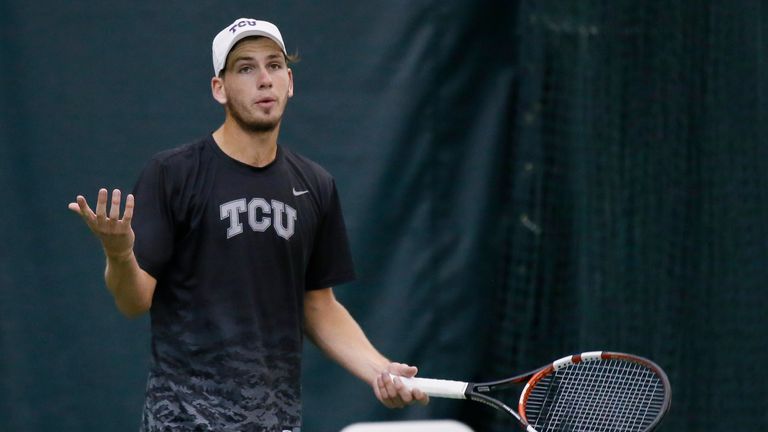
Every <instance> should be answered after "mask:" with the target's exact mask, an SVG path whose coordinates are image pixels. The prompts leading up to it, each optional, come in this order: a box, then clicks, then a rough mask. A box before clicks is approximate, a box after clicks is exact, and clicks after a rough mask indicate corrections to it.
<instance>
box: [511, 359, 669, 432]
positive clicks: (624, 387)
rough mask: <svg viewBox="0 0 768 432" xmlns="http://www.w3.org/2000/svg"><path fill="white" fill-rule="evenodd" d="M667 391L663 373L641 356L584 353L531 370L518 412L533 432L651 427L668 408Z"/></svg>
mask: <svg viewBox="0 0 768 432" xmlns="http://www.w3.org/2000/svg"><path fill="white" fill-rule="evenodd" d="M671 393H672V392H671V386H670V384H669V379H668V378H667V374H666V373H665V372H664V371H663V370H662V369H661V368H660V367H659V366H658V365H657V364H655V363H654V362H652V361H650V360H648V359H646V358H643V357H639V356H635V355H632V354H624V353H616V352H601V351H595V352H586V353H582V354H577V355H573V356H567V357H563V358H561V359H559V360H557V361H555V362H553V363H552V364H551V365H549V366H546V367H544V368H542V369H540V370H539V371H538V372H537V373H535V374H534V375H533V376H532V377H531V378H530V380H529V381H528V383H527V384H526V386H525V389H524V390H523V392H522V394H521V395H520V401H519V404H518V413H519V416H520V418H521V420H522V422H523V424H524V425H526V426H528V425H530V427H532V428H533V430H536V431H537V432H548V431H549V432H552V431H574V432H577V431H592V430H606V431H617V432H618V431H637V432H644V431H652V430H654V429H655V428H656V427H657V426H658V424H659V422H660V421H661V419H662V418H663V417H664V415H665V414H666V412H667V411H668V410H669V406H670V402H671ZM529 430H530V429H529Z"/></svg>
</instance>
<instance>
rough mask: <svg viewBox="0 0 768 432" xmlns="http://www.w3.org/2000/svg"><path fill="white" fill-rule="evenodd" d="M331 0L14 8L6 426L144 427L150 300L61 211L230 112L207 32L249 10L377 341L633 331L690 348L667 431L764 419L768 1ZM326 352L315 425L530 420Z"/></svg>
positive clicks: (681, 353) (473, 352)
mask: <svg viewBox="0 0 768 432" xmlns="http://www.w3.org/2000/svg"><path fill="white" fill-rule="evenodd" d="M322 3H323V4H321V2H309V1H306V2H302V1H282V2H260V3H257V4H254V3H253V2H250V3H246V2H225V3H222V2H216V3H214V2H142V3H136V2H67V3H59V2H45V1H43V2H20V1H9V2H3V3H0V35H2V38H0V41H1V42H0V84H1V85H0V197H2V200H3V205H2V209H0V224H2V226H3V227H4V229H3V230H2V231H0V232H1V234H0V239H1V240H2V244H3V246H4V247H3V248H2V249H1V250H0V353H1V354H2V356H1V357H0V392H2V393H0V394H2V396H0V430H3V431H5V430H8V431H48V430H77V431H80V430H110V431H133V430H136V429H137V428H138V424H139V419H140V416H141V404H142V399H143V391H144V382H145V378H146V372H147V366H148V362H149V355H150V351H149V329H148V320H147V318H146V317H144V318H139V319H136V320H126V319H124V318H122V317H121V316H120V315H119V313H118V312H117V311H116V310H115V308H114V306H113V303H112V300H111V297H110V296H109V294H108V292H107V291H106V289H105V288H104V286H103V281H102V270H103V257H102V254H101V251H100V247H99V245H98V242H97V241H96V240H95V238H93V236H91V235H90V234H89V233H88V232H87V229H86V228H85V227H84V226H83V225H82V222H81V221H80V220H79V219H78V218H77V216H75V215H73V214H70V213H69V212H68V210H67V209H66V205H67V203H69V202H70V201H71V200H72V199H73V198H74V197H75V195H77V194H85V195H86V197H88V198H89V199H91V200H92V199H93V197H94V196H95V193H96V191H97V190H98V188H99V187H108V188H114V187H117V188H121V189H130V188H131V187H132V185H133V183H134V181H135V179H136V176H137V175H138V173H139V171H140V170H141V168H142V166H143V164H144V162H145V161H146V160H147V159H148V158H149V157H150V156H151V155H152V154H154V153H156V152H158V151H160V150H163V149H166V148H169V147H173V146H176V145H180V144H182V143H184V142H187V141H190V140H192V139H194V138H196V137H199V136H201V135H203V134H206V133H209V132H211V131H212V130H214V129H215V128H216V127H217V126H218V125H219V124H220V122H221V121H222V118H223V115H222V112H221V108H220V107H219V106H218V105H217V104H216V103H215V102H214V101H213V100H212V98H211V97H210V90H209V81H210V77H211V75H212V66H211V60H210V43H211V39H212V37H213V36H214V35H215V34H216V33H217V32H218V31H219V30H220V29H221V28H223V27H224V26H225V25H226V24H228V23H230V22H231V21H233V20H234V19H236V18H238V17H241V16H248V17H256V18H260V19H267V20H270V21H273V22H275V23H276V24H277V25H278V26H279V27H280V29H281V31H282V33H283V36H284V38H285V41H286V44H287V46H288V49H289V51H292V52H293V51H297V52H298V54H299V55H300V56H301V57H302V61H301V62H300V63H298V64H297V65H296V66H295V67H294V77H295V84H296V94H295V97H294V98H293V100H292V101H291V104H290V106H289V108H288V112H287V114H286V118H285V121H284V124H283V128H282V135H281V139H280V142H281V145H285V146H287V147H290V148H293V149H294V150H297V151H299V152H301V153H303V154H305V155H306V156H309V157H310V158H313V159H315V160H316V161H318V162H320V163H321V164H322V165H324V166H325V167H326V168H327V169H328V170H329V171H331V172H332V173H333V174H334V175H335V176H336V179H337V183H338V185H339V188H340V192H341V195H342V203H343V207H344V210H345V215H346V219H347V224H348V228H349V232H350V237H351V241H352V247H353V253H354V257H355V261H356V264H357V269H358V274H359V276H360V277H359V280H358V281H357V282H355V283H353V284H349V285H346V286H342V287H338V288H337V289H336V293H337V295H338V297H339V298H340V299H341V300H342V301H343V302H344V303H345V304H346V305H347V306H348V308H349V309H350V311H351V312H352V314H353V315H354V316H355V317H357V318H358V320H359V321H360V323H361V325H362V326H363V328H364V329H365V330H366V332H367V334H368V335H369V337H370V338H371V340H372V341H373V342H374V344H375V345H376V346H377V347H378V348H379V349H380V350H381V351H382V352H384V353H385V354H387V355H388V356H390V357H391V358H392V359H393V360H399V361H404V362H409V363H412V364H417V365H418V366H419V367H420V368H421V370H422V373H423V374H424V375H431V376H438V377H448V378H456V379H468V380H475V379H491V378H496V377H499V376H503V375H509V374H512V373H515V372H519V371H521V370H524V369H528V368H532V367H536V366H540V365H541V364H542V363H544V362H547V361H550V360H552V359H553V358H556V357H559V356H562V355H565V354H567V353H570V352H579V351H585V350H592V349H612V350H627V351H632V352H636V353H638V354H642V355H646V356H648V357H651V358H653V359H654V360H656V361H657V362H658V363H660V364H661V365H662V366H663V367H665V368H667V369H668V372H669V373H670V378H671V380H672V384H673V387H674V389H675V399H674V401H673V408H672V412H671V414H670V417H669V419H668V420H667V423H666V428H667V429H668V430H676V431H685V430H690V431H696V430H701V429H702V428H703V427H704V426H705V425H706V426H710V427H713V426H714V427H717V426H724V425H726V424H728V423H727V421H729V419H731V420H732V419H734V418H736V419H737V420H738V422H739V423H738V424H739V425H741V426H743V428H751V429H759V426H761V425H762V426H765V425H766V424H767V423H768V421H767V420H766V418H765V414H764V413H761V410H760V404H761V403H763V404H764V402H765V400H766V398H765V392H764V390H763V389H762V387H763V386H760V385H758V384H759V383H758V382H757V381H759V380H757V381H755V380H749V379H746V378H739V376H740V375H739V374H738V373H737V370H738V369H739V368H743V367H747V366H749V365H751V364H764V363H765V361H766V360H768V359H766V352H768V351H766V349H765V347H764V341H765V340H766V336H768V335H766V330H765V329H766V324H768V323H766V319H765V316H764V314H763V313H762V312H761V311H762V310H763V308H762V304H763V303H764V301H765V298H766V295H765V294H764V292H765V291H764V289H763V286H762V284H763V282H764V281H765V280H766V276H768V274H767V273H766V270H765V266H764V263H765V262H766V258H768V240H766V239H768V230H767V229H766V228H765V224H764V221H765V220H766V217H767V216H768V200H767V199H768V196H766V190H768V188H766V187H767V186H768V170H766V168H768V167H767V166H766V165H767V164H768V158H767V157H766V156H768V155H767V154H766V150H765V142H764V141H765V138H764V137H765V136H766V132H768V131H766V127H767V126H766V125H768V115H767V114H768V109H767V107H768V76H767V75H766V73H767V72H768V69H767V65H766V52H768V51H766V48H767V47H766V40H768V39H766V38H765V35H766V34H768V32H767V30H768V28H767V25H766V23H767V22H768V18H767V16H768V8H766V7H765V6H764V5H762V4H761V2H758V1H754V2H750V1H747V2H737V3H734V4H731V3H728V2H719V1H708V2H704V3H702V2H694V1H687V2H676V3H674V4H673V5H665V6H664V7H662V6H661V5H658V6H657V5H655V4H654V2H646V3H643V4H642V5H638V4H637V3H636V2H629V1H626V2H623V1H622V2H618V1H617V2H598V1H590V2H584V1H563V2H552V1H504V0H495V1H494V0H485V1H469V0H466V1H462V0H452V1H415V2H414V1H408V2H406V1H374V2H370V1H367V2H357V1H339V2H334V3H333V5H332V7H331V6H329V4H327V2H322ZM305 351H306V356H305V367H304V369H305V370H304V372H305V375H304V383H305V385H304V393H305V400H304V406H305V429H306V430H307V431H323V432H325V431H328V432H333V431H337V430H339V429H340V428H341V427H343V426H344V425H346V424H349V423H352V422H356V421H371V420H383V419H395V418H458V419H461V420H463V421H465V422H467V423H470V424H471V425H472V426H474V427H475V428H476V429H477V430H478V431H501V430H509V429H510V427H509V424H508V422H507V421H505V420H504V419H503V418H501V417H500V416H497V415H494V414H492V413H491V412H490V409H489V408H487V407H485V406H480V407H472V406H471V405H470V404H468V403H462V402H458V401H445V400H434V401H433V402H432V403H431V404H430V405H429V406H428V407H426V408H421V407H418V408H416V407H414V408H409V409H406V410H396V411H389V410H386V409H385V408H383V407H380V406H379V405H378V404H377V402H376V401H375V399H374V397H373V395H372V392H371V391H370V390H369V388H368V386H367V385H366V384H364V383H361V382H358V381H356V380H355V379H354V378H352V377H351V376H350V375H348V374H346V373H344V372H343V371H342V370H341V369H340V368H339V367H338V366H336V365H334V364H332V363H331V362H329V361H328V360H326V359H324V358H323V357H322V355H321V354H320V353H319V352H318V351H317V350H316V349H315V348H314V347H311V346H308V347H307V349H306V350H305ZM736 353H739V354H738V355H737V354H736ZM723 398H726V399H728V398H730V399H728V400H731V401H733V402H729V403H725V404H723V403H722V402H719V401H721V400H722V399H723ZM736 401H741V402H740V403H737V402H736ZM749 401H751V402H749ZM761 401H762V402H761ZM330 413H332V414H330Z"/></svg>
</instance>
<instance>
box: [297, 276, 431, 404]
mask: <svg viewBox="0 0 768 432" xmlns="http://www.w3.org/2000/svg"><path fill="white" fill-rule="evenodd" d="M304 321H305V325H304V327H305V331H306V334H307V336H308V337H309V339H310V340H312V342H313V343H314V344H315V345H317V346H318V347H319V348H320V349H321V350H323V352H325V353H326V355H328V357H330V358H331V359H333V360H334V361H336V362H337V363H339V364H340V365H341V366H343V367H344V368H345V369H347V370H348V371H350V372H351V373H352V374H353V375H355V376H356V377H358V378H360V379H361V380H363V381H365V382H366V383H369V384H370V385H371V386H372V388H373V391H374V393H375V394H376V397H377V398H378V399H379V400H380V401H381V402H382V403H383V404H384V405H385V406H387V407H390V408H396V407H398V408H399V407H402V406H404V405H407V404H409V403H411V402H412V401H414V400H416V401H419V402H421V403H423V404H426V403H427V402H428V400H429V399H428V397H427V396H426V395H425V394H424V393H423V392H421V391H420V390H418V389H415V390H413V391H410V390H408V389H407V388H406V387H405V386H404V385H403V384H402V382H400V380H399V379H395V380H392V379H391V378H390V376H389V374H390V373H393V374H395V375H400V376H407V377H412V376H414V375H416V372H417V369H416V368H415V367H413V366H408V365H405V364H401V363H393V362H390V361H389V360H388V359H387V358H386V357H384V356H383V355H382V354H381V353H379V352H378V351H377V350H376V348H374V347H373V345H372V344H371V342H370V341H369V340H368V338H367V337H366V336H365V333H363V330H362V329H361V328H360V326H359V325H358V324H357V322H356V321H355V319H354V318H352V315H350V314H349V312H348V311H347V309H346V308H345V307H344V306H343V305H342V304H341V303H339V302H338V301H337V300H336V298H335V296H334V295H333V290H332V289H331V288H326V289H320V290H314V291H308V292H306V293H305V295H304Z"/></svg>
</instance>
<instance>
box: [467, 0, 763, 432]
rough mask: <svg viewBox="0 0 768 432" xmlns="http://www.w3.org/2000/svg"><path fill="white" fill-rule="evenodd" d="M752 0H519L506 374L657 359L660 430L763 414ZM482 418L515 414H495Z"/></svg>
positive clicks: (498, 353)
mask: <svg viewBox="0 0 768 432" xmlns="http://www.w3.org/2000/svg"><path fill="white" fill-rule="evenodd" d="M767 12H768V8H766V6H764V5H763V4H762V3H761V2H758V1H746V2H725V1H706V2H702V1H677V2H632V1H581V0H579V1H569V2H563V1H527V2H523V3H522V5H521V9H520V13H519V21H518V23H519V25H518V38H519V40H518V43H519V47H520V56H519V59H518V64H519V66H520V68H521V69H520V70H521V74H520V76H519V92H518V93H519V96H518V99H517V100H516V106H517V112H516V113H515V114H514V116H513V118H511V119H510V121H514V124H515V125H516V127H515V130H514V132H513V133H512V135H511V136H510V137H509V139H510V142H511V143H512V145H513V146H514V149H515V150H514V156H513V157H512V158H511V160H510V167H509V171H508V174H509V176H508V187H509V191H510V193H509V201H508V202H507V204H508V205H507V209H506V221H507V225H506V227H507V230H506V238H505V242H506V246H505V251H506V252H505V254H504V258H503V259H504V263H505V264H504V265H503V266H502V267H503V268H504V273H503V280H504V281H505V284H504V286H503V287H501V288H500V289H499V291H498V303H497V304H499V306H500V307H499V309H498V314H499V319H500V321H501V326H502V328H501V329H500V332H499V334H498V338H497V341H496V344H495V345H494V347H493V348H492V351H493V353H492V357H493V358H494V360H495V362H494V366H495V367H494V368H493V371H492V372H490V371H489V372H488V375H494V376H500V375H501V376H504V375H509V374H512V373H515V372H519V371H522V370H525V369H527V368H531V367H535V366H538V365H539V364H540V363H542V362H546V361H549V360H550V359H553V358H557V357H558V356H559V355H564V354H568V353H571V352H581V351H585V350H593V349H609V350H622V351H628V352H634V353H637V354H641V355H644V356H647V357H650V358H653V359H655V360H656V361H657V362H658V363H659V364H661V365H662V367H664V368H665V369H666V370H667V371H668V372H669V374H670V379H671V382H672V386H673V403H672V411H671V413H670V415H669V418H668V419H667V421H666V422H665V426H664V427H663V429H664V430H676V431H684V430H686V431H688V430H690V431H696V430H706V429H705V428H709V429H708V430H715V429H718V428H720V429H722V428H725V427H726V426H728V427H730V428H736V429H744V430H760V429H763V428H765V427H766V426H768V422H767V421H766V420H768V419H767V418H766V414H765V406H766V402H767V401H768V395H767V394H766V391H765V389H764V386H763V385H762V383H761V381H762V380H755V379H753V378H750V377H749V376H748V375H746V374H744V373H743V372H742V371H744V370H749V368H750V367H751V366H752V365H757V364H764V363H765V361H766V360H768V356H767V355H766V354H768V348H767V347H766V340H768V338H767V337H766V336H768V332H767V331H766V327H767V326H768V320H766V318H765V313H764V312H763V310H764V309H763V308H762V307H756V305H760V304H763V303H764V302H765V299H766V294H765V293H766V291H765V283H766V281H768V266H767V265H766V264H767V263H768V224H766V221H768V192H767V191H768V151H767V150H766V142H765V140H766V136H768V135H767V134H766V132H768V116H766V108H767V107H768V98H767V97H766V85H767V84H768V75H766V74H768V69H766V60H765V59H766V56H767V55H768V44H766V41H767V40H768V39H766V35H767V34H766V33H765V28H766V18H765V17H766V13H767ZM478 424H479V427H478V429H479V430H483V431H489V430H493V431H501V430H510V428H511V425H512V422H511V421H509V420H508V419H506V418H505V417H503V416H501V415H497V416H496V418H495V419H494V420H493V421H483V420H480V421H479V423H478Z"/></svg>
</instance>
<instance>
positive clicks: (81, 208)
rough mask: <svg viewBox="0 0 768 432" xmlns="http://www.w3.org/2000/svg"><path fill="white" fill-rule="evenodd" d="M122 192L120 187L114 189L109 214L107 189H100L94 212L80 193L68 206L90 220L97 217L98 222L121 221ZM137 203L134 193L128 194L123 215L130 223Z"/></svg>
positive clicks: (124, 219)
mask: <svg viewBox="0 0 768 432" xmlns="http://www.w3.org/2000/svg"><path fill="white" fill-rule="evenodd" d="M121 195H122V193H121V192H120V189H115V190H113V191H112V199H111V202H110V203H109V204H110V207H109V214H107V197H108V192H107V190H106V189H103V188H102V189H99V193H98V198H97V200H96V211H95V212H94V211H93V210H91V208H90V207H89V206H88V203H87V201H86V200H85V197H83V196H82V195H78V196H77V198H75V202H71V203H69V204H68V205H67V208H68V209H69V210H71V211H73V212H75V213H78V214H80V216H83V217H84V218H86V219H88V220H93V219H96V220H97V221H98V222H105V221H109V222H117V221H120V220H121V219H120V204H121V202H122V199H121ZM134 205H135V199H134V196H133V194H128V196H127V197H126V200H125V212H124V215H123V219H122V220H123V221H124V222H126V223H128V224H130V222H131V220H132V219H133V208H134Z"/></svg>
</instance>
